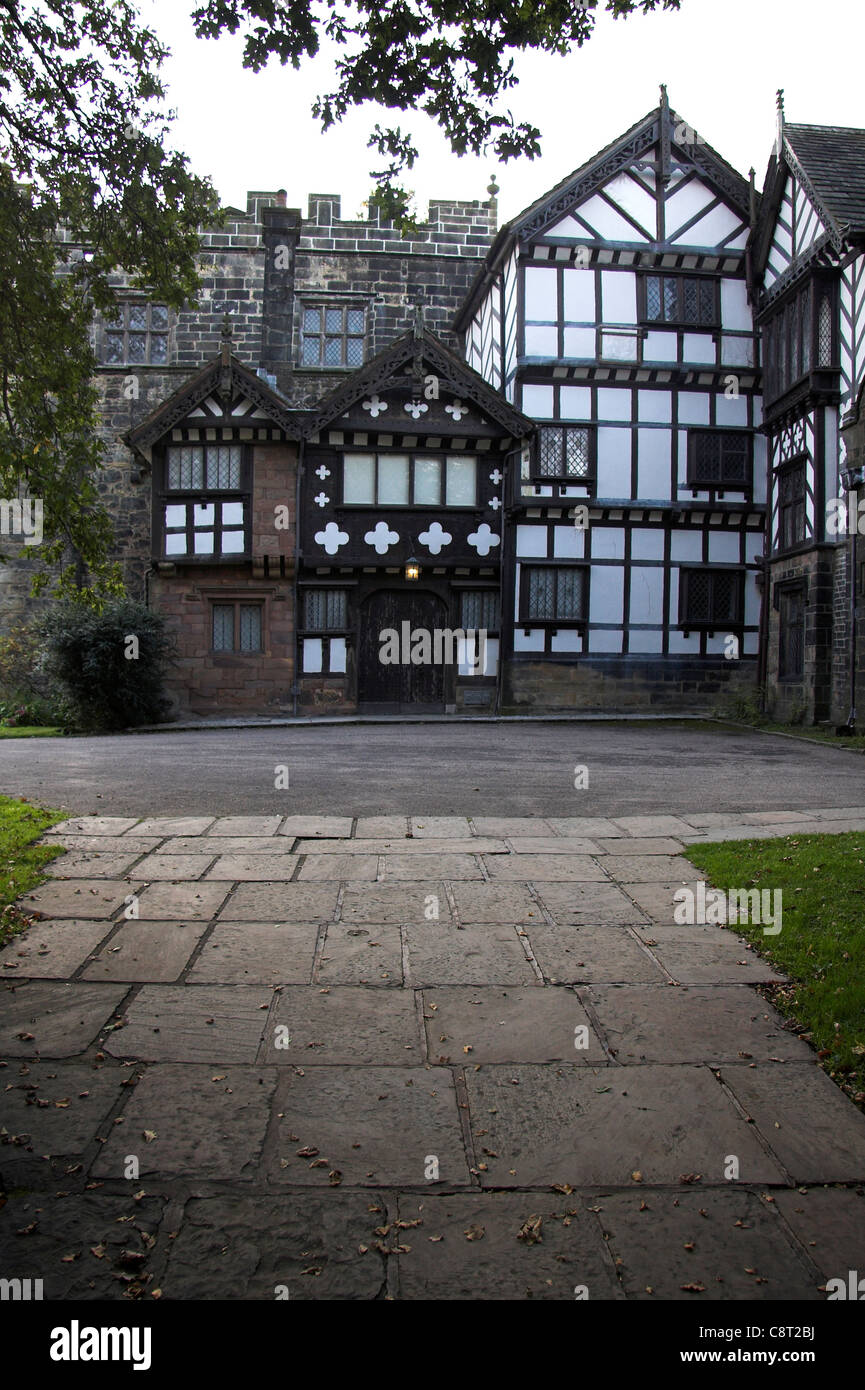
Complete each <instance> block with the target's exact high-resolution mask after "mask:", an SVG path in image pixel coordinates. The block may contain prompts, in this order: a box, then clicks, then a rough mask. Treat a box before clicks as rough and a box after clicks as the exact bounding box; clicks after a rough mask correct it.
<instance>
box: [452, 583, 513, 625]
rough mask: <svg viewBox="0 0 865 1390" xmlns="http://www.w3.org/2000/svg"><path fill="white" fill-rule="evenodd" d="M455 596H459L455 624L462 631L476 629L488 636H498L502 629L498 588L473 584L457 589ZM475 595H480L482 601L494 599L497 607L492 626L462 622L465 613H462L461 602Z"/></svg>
mask: <svg viewBox="0 0 865 1390" xmlns="http://www.w3.org/2000/svg"><path fill="white" fill-rule="evenodd" d="M457 596H458V598H459V615H458V616H459V623H458V624H457V626H458V627H459V628H461V629H462V631H463V632H469V631H478V632H486V633H487V635H488V636H490V637H498V636H499V634H500V633H501V630H502V611H501V610H502V604H501V594H500V592H499V590H498V589H497V588H496V589H493V588H483V587H482V586H480V585H477V586H474V587H472V588H466V589H460V590H458V592H457ZM475 596H480V598H481V601H482V602H483V601H484V600H486V599H494V600H495V603H496V608H497V610H498V611H497V614H496V617H497V622H496V623H495V625H494V626H492V627H481V628H474V627H473V626H472V625H471V624H469V625H466V623H465V622H464V618H465V614H464V612H463V602H464V600H465V599H466V598H469V597H475Z"/></svg>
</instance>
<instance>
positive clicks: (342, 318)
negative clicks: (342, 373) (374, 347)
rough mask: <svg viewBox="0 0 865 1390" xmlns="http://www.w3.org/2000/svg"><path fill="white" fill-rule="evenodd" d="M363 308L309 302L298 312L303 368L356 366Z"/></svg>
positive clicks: (361, 353) (360, 355) (361, 339)
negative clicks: (309, 303) (299, 313)
mask: <svg viewBox="0 0 865 1390" xmlns="http://www.w3.org/2000/svg"><path fill="white" fill-rule="evenodd" d="M364 335H365V311H364V310H363V309H361V308H354V307H351V308H350V307H348V306H346V305H342V304H325V305H310V306H307V307H304V309H303V311H302V313H301V337H300V362H301V366H303V367H322V366H323V367H359V366H361V364H362V363H363V356H364Z"/></svg>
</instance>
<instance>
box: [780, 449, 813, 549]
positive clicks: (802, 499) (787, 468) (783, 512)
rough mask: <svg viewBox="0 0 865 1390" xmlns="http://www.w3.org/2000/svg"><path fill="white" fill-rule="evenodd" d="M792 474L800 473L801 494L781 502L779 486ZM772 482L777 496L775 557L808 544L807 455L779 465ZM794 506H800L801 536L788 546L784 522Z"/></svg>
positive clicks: (797, 455)
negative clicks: (788, 500)
mask: <svg viewBox="0 0 865 1390" xmlns="http://www.w3.org/2000/svg"><path fill="white" fill-rule="evenodd" d="M794 473H800V474H801V477H802V490H801V494H797V495H796V496H795V497H794V498H793V499H792V500H791V501H790V502H782V501H781V484H782V479H783V478H785V477H788V476H790V475H792V474H794ZM773 481H774V486H775V490H776V494H777V499H778V530H777V545H774V541H775V539H776V538H775V537H773V545H774V549H773V554H776V555H783V554H787V553H788V552H790V551H794V550H798V549H799V547H800V546H803V545H808V544H810V541H809V537H808V508H807V500H808V455H807V454H804V453H802V454H796V455H795V456H794V457H793V458H791V459H785V460H784V462H783V463H782V464H780V465H779V466H778V467H777V468H776V469H775V476H774V480H773ZM796 506H801V509H802V534H801V536H799V537H797V538H796V539H794V540H792V541H790V542H789V544H788V543H787V538H786V534H785V520H786V517H787V515H788V513H789V512H790V510H791V509H795V507H796Z"/></svg>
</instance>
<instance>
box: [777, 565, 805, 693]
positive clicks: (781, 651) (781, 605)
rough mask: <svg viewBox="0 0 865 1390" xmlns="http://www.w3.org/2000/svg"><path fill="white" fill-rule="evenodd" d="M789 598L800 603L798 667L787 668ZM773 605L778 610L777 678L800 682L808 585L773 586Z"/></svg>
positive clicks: (794, 583) (803, 656)
mask: <svg viewBox="0 0 865 1390" xmlns="http://www.w3.org/2000/svg"><path fill="white" fill-rule="evenodd" d="M791 599H794V600H798V601H799V602H800V604H801V626H800V642H799V667H798V669H797V670H791V669H789V655H790V652H789V647H790V643H789V638H790V634H791V631H793V630H794V629H792V628H791V626H790V624H789V623H786V622H785V607H786V605H787V604H788V603H789V602H790V600H791ZM775 607H776V609H777V611H778V680H779V681H785V682H786V681H789V682H791V683H794V684H801V682H802V681H803V680H804V679H805V630H806V626H807V609H808V586H807V584H806V583H805V582H804V581H801V580H796V581H792V582H791V581H787V582H783V581H782V582H781V583H780V584H777V585H776V586H775Z"/></svg>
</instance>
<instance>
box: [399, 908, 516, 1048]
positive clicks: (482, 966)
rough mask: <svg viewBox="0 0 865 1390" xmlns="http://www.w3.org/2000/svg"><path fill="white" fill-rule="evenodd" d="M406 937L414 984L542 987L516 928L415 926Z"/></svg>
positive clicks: (412, 924) (484, 924) (442, 924)
mask: <svg viewBox="0 0 865 1390" xmlns="http://www.w3.org/2000/svg"><path fill="white" fill-rule="evenodd" d="M405 934H406V940H407V942H408V973H409V981H410V983H411V984H412V985H415V986H418V985H439V984H441V985H444V984H459V983H465V984H484V983H491V984H513V985H519V984H525V985H535V986H538V984H539V982H538V979H537V976H536V975H535V973H534V971H533V970H532V967H531V965H530V964H529V962H528V960H527V959H526V954H525V952H524V950H523V948H522V946H521V945H520V940H519V937H518V936H517V933H516V930H515V929H514V928H513V927H510V926H500V925H499V924H498V923H494V922H481V923H477V924H472V925H468V926H463V927H454V926H451V925H450V924H449V923H447V922H410V923H409V924H408V926H407V927H406V929H405ZM437 1057H438V1054H436V1058H437Z"/></svg>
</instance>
